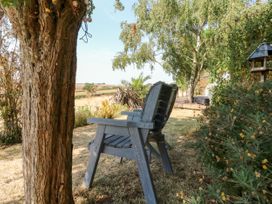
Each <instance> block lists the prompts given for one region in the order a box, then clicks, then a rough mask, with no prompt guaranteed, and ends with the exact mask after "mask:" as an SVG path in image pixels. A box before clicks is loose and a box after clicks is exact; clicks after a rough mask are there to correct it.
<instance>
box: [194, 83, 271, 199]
mask: <svg viewBox="0 0 272 204" xmlns="http://www.w3.org/2000/svg"><path fill="white" fill-rule="evenodd" d="M271 116H272V82H271V81H270V82H265V83H262V84H256V85H254V86H252V87H250V88H246V87H241V85H240V86H239V85H233V84H227V85H222V86H220V87H219V88H217V89H216V90H215V93H214V101H213V104H212V106H211V107H210V108H208V109H207V110H206V111H205V113H204V117H203V121H202V122H203V125H202V128H201V129H200V131H199V132H198V134H197V136H198V140H199V141H198V146H199V150H200V152H201V154H200V155H201V159H202V160H203V163H204V164H205V165H206V166H207V167H208V169H209V173H210V174H211V177H212V178H214V182H213V184H212V185H210V186H209V188H208V191H207V192H206V193H207V194H208V195H205V196H206V197H208V198H209V199H210V200H209V201H211V200H214V201H215V200H216V201H218V202H229V203H271V202H272V193H271V192H272V165H271V162H272V157H271V155H272V149H271V146H272V137H271V130H272V117H271Z"/></svg>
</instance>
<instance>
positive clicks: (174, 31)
mask: <svg viewBox="0 0 272 204" xmlns="http://www.w3.org/2000/svg"><path fill="white" fill-rule="evenodd" d="M227 3H228V1H217V0H213V1H208V0H186V1H177V0H159V1H149V0H140V1H139V3H138V4H137V5H136V6H135V14H136V17H137V23H133V24H128V23H127V22H124V23H123V24H122V33H121V35H120V39H121V40H122V41H123V43H124V50H123V51H122V52H120V53H119V54H118V55H117V56H116V57H115V59H114V62H113V68H120V69H124V68H125V67H126V66H127V65H128V64H132V63H135V64H136V66H137V67H138V68H139V67H141V66H143V64H145V63H149V64H150V65H151V67H153V66H154V63H158V64H160V65H161V66H162V67H163V68H164V69H165V70H166V71H167V72H169V73H171V74H172V75H173V77H174V79H175V80H178V81H179V82H184V84H186V85H188V88H189V93H190V94H189V99H190V100H191V101H192V97H193V95H194V91H195V87H196V84H197V82H198V81H199V77H200V74H201V72H202V71H203V70H204V69H206V68H208V61H209V59H208V57H209V51H210V50H209V47H210V46H211V44H212V43H213V37H214V33H213V30H214V28H213V27H214V26H213V25H216V23H217V22H218V20H219V18H218V17H219V16H220V15H223V14H224V9H223V8H225V5H226V4H227Z"/></svg>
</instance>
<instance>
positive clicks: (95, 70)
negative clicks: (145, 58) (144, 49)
mask: <svg viewBox="0 0 272 204" xmlns="http://www.w3.org/2000/svg"><path fill="white" fill-rule="evenodd" d="M122 2H123V4H124V6H125V10H124V11H122V12H119V11H115V9H114V6H113V5H114V0H94V4H95V7H96V8H95V10H94V13H93V16H92V19H93V21H92V22H91V23H90V24H89V32H90V33H91V34H92V38H91V39H89V41H88V43H84V42H83V41H82V40H79V41H78V48H77V62H78V67H77V78H76V80H77V83H85V82H93V83H103V82H104V83H107V84H120V82H121V80H130V79H131V77H136V76H138V75H139V74H140V73H141V72H143V73H144V75H150V76H151V79H150V80H149V81H148V82H150V83H154V82H156V81H166V82H171V81H172V77H171V76H169V75H168V74H166V73H165V72H164V71H163V70H162V68H161V67H160V66H156V67H155V69H154V70H153V71H151V70H150V68H148V66H147V67H146V68H144V69H142V70H137V69H136V68H134V67H133V66H131V67H127V69H126V71H121V70H115V71H113V70H112V60H113V58H114V56H115V55H116V54H117V53H118V52H119V51H122V49H123V45H122V42H121V41H120V40H119V34H120V31H121V28H120V23H121V22H122V21H128V22H135V16H134V13H133V10H132V6H133V4H134V3H135V2H136V1H135V0H126V1H122ZM81 35H82V32H80V33H79V37H80V36H81Z"/></svg>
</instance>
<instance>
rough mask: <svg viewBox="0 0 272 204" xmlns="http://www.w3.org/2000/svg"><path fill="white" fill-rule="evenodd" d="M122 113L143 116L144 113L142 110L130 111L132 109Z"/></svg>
mask: <svg viewBox="0 0 272 204" xmlns="http://www.w3.org/2000/svg"><path fill="white" fill-rule="evenodd" d="M121 115H127V116H141V115H142V112H140V111H135V112H134V111H133V112H130V111H122V112H121Z"/></svg>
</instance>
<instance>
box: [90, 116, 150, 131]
mask: <svg viewBox="0 0 272 204" xmlns="http://www.w3.org/2000/svg"><path fill="white" fill-rule="evenodd" d="M87 123H88V124H91V123H95V124H98V125H107V126H116V127H128V128H129V127H137V128H143V129H153V128H154V124H153V123H151V122H141V121H137V122H135V121H127V120H113V119H106V118H89V119H87Z"/></svg>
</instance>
